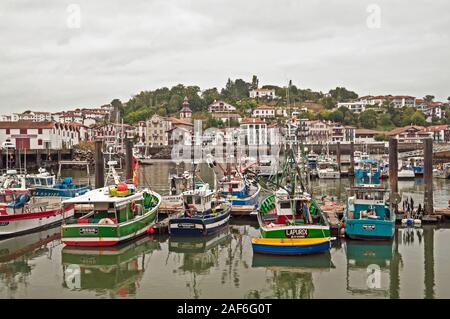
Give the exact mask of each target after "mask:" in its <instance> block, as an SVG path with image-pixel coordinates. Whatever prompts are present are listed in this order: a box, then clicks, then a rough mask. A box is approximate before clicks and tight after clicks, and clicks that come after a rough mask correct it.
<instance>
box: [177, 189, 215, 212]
mask: <svg viewBox="0 0 450 319" xmlns="http://www.w3.org/2000/svg"><path fill="white" fill-rule="evenodd" d="M214 195H215V192H213V191H212V190H211V189H210V188H209V184H203V185H198V186H197V188H196V189H195V190H188V191H185V192H183V201H184V204H185V206H186V205H187V207H189V208H190V209H192V210H193V211H194V212H198V213H204V212H208V211H211V209H212V202H213V199H214Z"/></svg>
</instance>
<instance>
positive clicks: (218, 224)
mask: <svg viewBox="0 0 450 319" xmlns="http://www.w3.org/2000/svg"><path fill="white" fill-rule="evenodd" d="M230 212H231V209H230V208H227V209H226V212H224V213H222V214H220V215H219V216H217V217H213V218H201V217H182V218H174V219H171V220H170V222H169V234H170V235H171V236H207V235H210V234H214V233H216V232H218V231H220V230H221V229H223V228H224V227H225V226H226V225H228V221H229V220H230Z"/></svg>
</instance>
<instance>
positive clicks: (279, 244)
mask: <svg viewBox="0 0 450 319" xmlns="http://www.w3.org/2000/svg"><path fill="white" fill-rule="evenodd" d="M331 243H332V241H331V239H330V238H323V239H320V240H316V239H314V240H311V239H269V240H267V239H266V238H253V239H252V248H253V252H254V253H258V254H269V255H309V254H317V253H322V252H325V251H329V250H330V248H331Z"/></svg>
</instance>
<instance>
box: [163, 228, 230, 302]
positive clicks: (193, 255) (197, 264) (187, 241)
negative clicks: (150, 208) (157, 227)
mask: <svg viewBox="0 0 450 319" xmlns="http://www.w3.org/2000/svg"><path fill="white" fill-rule="evenodd" d="M231 241H232V235H231V232H230V228H229V227H226V228H225V229H223V230H222V231H220V232H218V233H216V234H213V235H211V236H206V237H192V238H186V237H170V239H169V252H171V253H175V256H174V258H175V259H176V262H177V263H178V264H180V266H179V267H178V269H177V270H175V271H174V273H175V274H176V273H179V272H181V273H182V274H188V275H189V279H188V281H187V282H186V287H187V288H188V289H189V291H190V294H191V296H192V297H193V298H195V299H198V298H200V297H201V289H200V284H199V281H200V280H199V276H200V278H203V277H204V276H206V275H208V274H210V271H211V269H212V268H213V267H217V266H218V264H219V257H220V253H221V251H223V250H224V249H227V248H229V247H230V246H231ZM222 280H223V278H222Z"/></svg>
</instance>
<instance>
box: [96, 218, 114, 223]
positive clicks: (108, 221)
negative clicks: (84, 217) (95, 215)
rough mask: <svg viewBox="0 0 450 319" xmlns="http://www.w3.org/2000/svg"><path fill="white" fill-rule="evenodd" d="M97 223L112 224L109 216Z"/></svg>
mask: <svg viewBox="0 0 450 319" xmlns="http://www.w3.org/2000/svg"><path fill="white" fill-rule="evenodd" d="M98 223H99V225H114V222H113V221H112V220H111V219H110V218H102V219H100V220H99V222H98Z"/></svg>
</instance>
